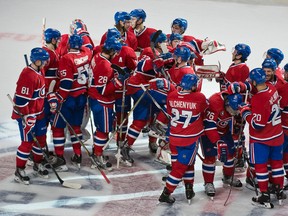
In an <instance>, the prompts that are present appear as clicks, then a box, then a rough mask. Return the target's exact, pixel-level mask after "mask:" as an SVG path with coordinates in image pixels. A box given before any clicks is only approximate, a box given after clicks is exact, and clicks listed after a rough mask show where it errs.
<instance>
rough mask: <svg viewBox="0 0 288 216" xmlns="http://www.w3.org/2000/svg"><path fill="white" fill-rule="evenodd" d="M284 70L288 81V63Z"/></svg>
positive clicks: (285, 78)
mask: <svg viewBox="0 0 288 216" xmlns="http://www.w3.org/2000/svg"><path fill="white" fill-rule="evenodd" d="M283 71H284V80H285V81H286V82H287V81H288V63H287V64H286V65H285V66H284V68H283Z"/></svg>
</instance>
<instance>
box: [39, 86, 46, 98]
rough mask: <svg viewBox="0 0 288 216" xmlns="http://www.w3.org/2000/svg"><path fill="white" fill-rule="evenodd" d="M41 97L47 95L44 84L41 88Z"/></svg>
mask: <svg viewBox="0 0 288 216" xmlns="http://www.w3.org/2000/svg"><path fill="white" fill-rule="evenodd" d="M40 97H41V98H44V97H45V86H43V87H42V88H41V90H40Z"/></svg>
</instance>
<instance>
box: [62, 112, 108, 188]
mask: <svg viewBox="0 0 288 216" xmlns="http://www.w3.org/2000/svg"><path fill="white" fill-rule="evenodd" d="M57 113H58V114H59V115H60V116H61V118H62V119H63V121H64V122H65V123H66V125H67V126H68V128H69V130H70V131H71V132H72V133H73V135H74V136H75V137H76V139H77V140H78V142H79V143H80V144H81V146H83V148H84V149H85V151H86V153H87V154H88V156H89V157H90V159H91V161H92V163H93V164H94V165H95V166H96V167H97V169H98V170H99V171H100V173H101V175H102V176H103V178H104V179H105V180H106V182H107V183H108V184H110V183H111V182H110V180H109V179H108V177H107V176H106V174H105V172H104V171H103V170H102V169H101V168H100V167H99V165H98V164H97V163H96V161H95V159H94V157H93V153H92V154H91V153H90V151H89V150H88V149H87V147H86V146H85V144H84V143H83V142H82V140H81V139H80V138H79V137H78V135H77V134H76V132H75V130H74V129H73V127H72V126H71V124H70V123H69V122H68V121H67V120H66V118H65V117H64V115H63V114H62V113H61V111H60V110H58V111H57Z"/></svg>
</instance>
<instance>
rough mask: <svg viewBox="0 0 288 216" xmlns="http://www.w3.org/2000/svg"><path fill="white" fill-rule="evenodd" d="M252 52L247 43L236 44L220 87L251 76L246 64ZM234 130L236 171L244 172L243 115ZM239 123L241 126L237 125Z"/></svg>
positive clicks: (237, 119) (223, 89) (237, 120)
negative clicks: (236, 150) (241, 129)
mask: <svg viewBox="0 0 288 216" xmlns="http://www.w3.org/2000/svg"><path fill="white" fill-rule="evenodd" d="M250 53H251V49H250V46H249V45H247V44H243V43H239V44H236V45H235V47H234V48H233V50H232V64H231V65H230V67H229V68H228V70H227V72H226V73H225V74H224V73H223V78H222V79H221V81H220V80H219V79H217V80H219V81H220V88H221V90H222V91H225V90H226V89H227V87H228V86H229V85H230V84H231V83H233V82H243V83H244V82H245V81H246V79H248V77H249V67H248V66H247V64H246V61H247V58H248V57H249V55H250ZM235 122H237V123H235V124H234V131H233V139H234V142H235V146H238V160H237V163H236V165H235V171H241V172H244V171H245V170H244V166H245V163H244V158H243V156H244V155H243V145H244V144H245V136H244V134H243V135H241V136H242V139H240V140H241V143H238V139H239V132H240V128H239V126H240V127H241V124H242V123H241V117H240V116H239V115H238V116H235ZM237 125H239V126H237ZM242 127H244V126H242Z"/></svg>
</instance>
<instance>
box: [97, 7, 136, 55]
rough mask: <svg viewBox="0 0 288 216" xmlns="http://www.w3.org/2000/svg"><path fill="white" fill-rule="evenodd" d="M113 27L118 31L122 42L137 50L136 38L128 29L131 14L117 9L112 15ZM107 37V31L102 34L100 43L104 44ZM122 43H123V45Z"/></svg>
mask: <svg viewBox="0 0 288 216" xmlns="http://www.w3.org/2000/svg"><path fill="white" fill-rule="evenodd" d="M114 20H115V28H116V29H117V30H118V31H119V32H120V35H121V39H122V40H123V43H124V44H126V45H127V46H129V47H131V48H132V49H133V50H135V51H136V50H137V43H138V42H137V38H136V36H135V34H134V33H133V32H132V31H129V28H130V27H131V16H130V15H129V13H127V12H125V11H117V12H116V13H115V15H114ZM106 39H107V32H106V33H105V34H104V35H103V36H102V38H101V42H100V44H101V45H102V44H104V42H105V40H106ZM124 44H123V45H124Z"/></svg>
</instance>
